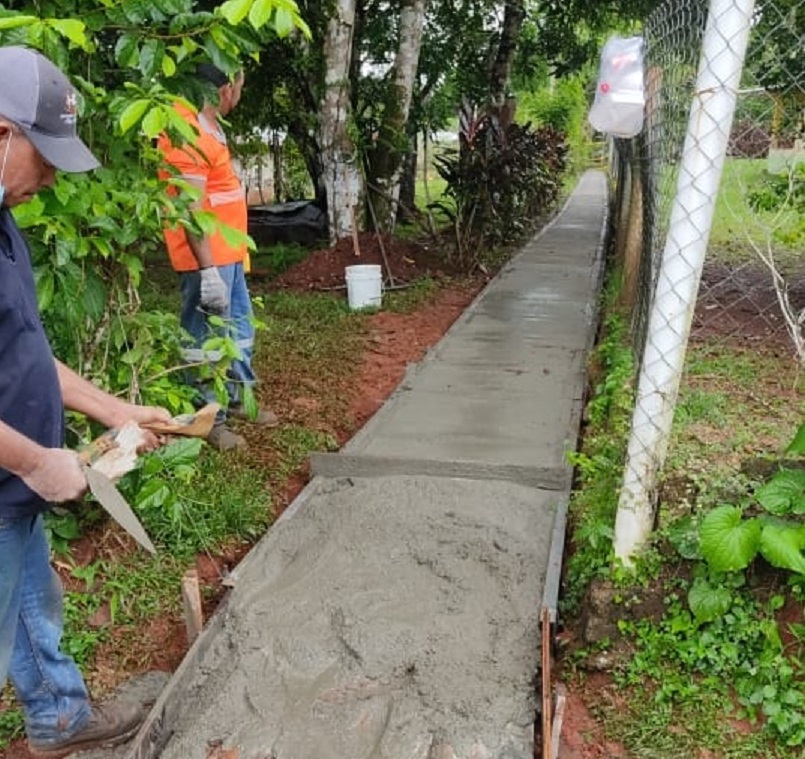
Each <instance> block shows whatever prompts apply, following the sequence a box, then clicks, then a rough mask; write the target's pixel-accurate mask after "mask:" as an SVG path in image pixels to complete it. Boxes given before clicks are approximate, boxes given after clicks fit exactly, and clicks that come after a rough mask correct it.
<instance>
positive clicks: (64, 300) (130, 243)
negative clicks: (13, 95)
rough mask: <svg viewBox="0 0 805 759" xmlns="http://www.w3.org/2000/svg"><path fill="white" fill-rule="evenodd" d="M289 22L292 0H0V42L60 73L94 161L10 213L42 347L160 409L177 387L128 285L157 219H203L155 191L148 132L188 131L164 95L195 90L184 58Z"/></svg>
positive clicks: (173, 402)
mask: <svg viewBox="0 0 805 759" xmlns="http://www.w3.org/2000/svg"><path fill="white" fill-rule="evenodd" d="M199 6H201V7H199ZM289 23H290V24H291V25H294V24H295V25H296V26H298V27H299V28H301V29H302V30H303V31H305V30H306V26H305V24H304V23H303V22H302V21H301V19H300V18H299V15H298V10H297V6H296V4H295V2H293V0H287V1H286V0H282V2H278V1H277V0H234V1H232V2H226V3H223V4H222V5H221V6H220V7H218V8H215V7H214V6H213V4H212V3H203V4H202V3H198V2H195V1H194V0H158V1H157V2H151V3H144V2H141V1H140V0H123V2H115V3H107V2H104V3H101V4H99V5H98V6H97V7H96V8H93V9H90V10H88V9H87V8H86V7H85V5H84V4H81V3H77V2H72V1H71V0H61V1H60V2H56V1H55V0H54V1H53V2H44V3H42V2H23V3H16V4H15V10H14V11H11V10H5V9H2V8H0V44H4V45H10V44H22V45H28V46H30V47H34V48H37V49H39V50H41V51H42V52H43V53H45V54H46V55H47V56H48V57H49V58H51V59H52V60H53V61H54V62H55V63H56V64H57V65H59V66H60V67H61V68H62V69H64V70H65V71H66V72H67V73H68V74H69V75H70V76H71V78H72V80H73V82H74V83H75V84H76V86H77V87H78V89H79V91H80V94H81V96H82V98H81V103H80V112H81V113H80V116H81V118H80V127H81V130H82V132H83V137H84V139H85V141H86V142H87V143H88V144H89V145H90V147H91V149H92V150H93V152H94V153H95V155H96V156H98V158H99V159H100V160H101V162H102V163H103V168H101V169H98V170H97V171H95V172H92V173H91V174H86V175H62V176H59V178H58V181H57V183H56V185H55V187H54V188H53V189H52V190H47V191H44V192H42V193H40V195H39V196H38V197H36V198H35V199H33V200H32V201H31V202H30V203H28V204H26V205H24V206H22V207H19V208H18V209H16V211H15V214H16V216H17V219H18V221H19V223H20V225H21V226H22V227H23V228H24V229H25V230H26V232H27V236H28V239H29V241H30V242H31V243H32V248H33V256H34V264H35V269H36V277H37V286H38V292H39V298H40V308H41V310H42V313H43V318H44V322H45V325H46V328H47V330H48V333H49V335H50V337H51V341H52V343H53V345H54V349H55V352H56V354H57V355H58V356H59V357H60V358H62V359H63V360H65V361H66V362H67V363H69V364H70V365H71V366H73V367H74V368H76V369H77V370H78V371H79V372H81V373H82V374H84V375H86V376H89V377H90V378H92V379H96V380H98V381H100V382H101V383H102V384H103V385H104V386H105V387H107V388H108V389H110V390H112V391H113V392H120V393H125V394H126V395H127V396H129V397H131V398H136V399H139V400H144V401H146V402H162V403H165V405H168V406H169V407H170V408H174V409H175V408H177V406H181V405H182V403H183V401H184V398H183V397H181V392H180V391H178V390H174V389H172V388H171V387H170V385H171V384H173V385H174V386H175V385H178V384H179V382H178V381H173V378H172V377H169V373H170V372H169V367H170V366H171V365H172V364H173V363H174V361H175V358H176V355H177V354H176V348H177V339H176V337H175V338H174V339H169V335H170V334H171V333H172V334H173V335H175V336H177V337H178V330H177V329H176V322H175V320H173V321H171V320H170V319H169V318H168V317H166V316H162V315H159V314H151V315H148V316H143V315H142V314H141V313H140V302H139V297H138V288H139V286H140V279H141V276H142V273H143V261H144V260H145V259H146V258H148V257H150V256H152V255H164V253H163V252H162V251H163V243H162V228H163V225H164V224H166V223H174V222H176V221H181V223H183V224H186V225H189V226H190V227H191V229H193V230H200V229H202V228H205V227H209V220H208V219H206V218H205V217H204V215H203V214H198V213H197V214H191V213H190V212H189V210H188V204H189V202H191V201H192V200H193V195H192V193H188V192H183V193H182V194H181V195H180V196H179V197H173V196H171V195H169V194H168V192H167V191H168V188H169V186H170V185H172V184H177V182H175V181H173V180H171V181H169V182H163V181H160V180H159V179H158V178H157V167H158V162H159V157H158V155H157V153H156V151H155V150H154V148H153V147H152V139H153V138H154V137H156V136H157V135H158V134H159V133H161V132H163V131H167V132H168V133H170V134H172V135H173V136H174V137H175V138H176V139H180V140H186V139H192V138H193V133H192V130H191V129H190V128H189V127H188V126H187V125H186V124H185V123H184V121H183V120H182V119H181V118H180V117H179V115H178V113H176V111H175V110H174V107H173V105H174V102H175V100H176V99H177V97H178V96H180V95H187V96H189V97H191V98H192V99H195V100H200V99H201V98H202V97H203V96H204V93H203V92H201V87H202V85H200V83H199V82H198V81H197V80H196V77H195V76H194V74H193V72H194V69H195V66H196V65H197V64H198V62H200V61H202V60H212V61H213V62H214V63H216V64H217V65H218V66H220V67H221V68H223V69H224V70H225V71H230V72H232V71H234V70H236V69H238V68H240V66H241V65H242V64H241V62H240V59H241V57H242V56H244V55H248V54H252V53H254V52H256V51H257V50H258V48H259V45H260V42H261V39H262V38H261V34H263V31H262V30H263V29H264V28H265V29H269V28H270V29H271V30H272V31H273V33H275V34H279V35H282V34H285V33H287V32H288V31H289ZM185 190H186V188H185ZM222 231H223V230H222ZM163 338H167V339H163ZM111 367H122V368H121V369H119V370H113V369H111ZM112 375H113V376H112ZM154 375H156V376H159V377H161V378H163V380H164V381H163V382H162V383H160V386H159V387H155V388H154V389H153V392H152V391H151V387H152V386H151V385H150V384H149V383H148V382H146V381H144V380H147V379H149V378H150V377H152V376H154Z"/></svg>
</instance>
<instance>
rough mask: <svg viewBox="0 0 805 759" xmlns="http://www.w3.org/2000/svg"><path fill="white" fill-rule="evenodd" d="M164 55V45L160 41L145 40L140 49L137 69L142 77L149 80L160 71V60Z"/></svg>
mask: <svg viewBox="0 0 805 759" xmlns="http://www.w3.org/2000/svg"><path fill="white" fill-rule="evenodd" d="M164 55H165V43H164V42H162V41H161V40H153V39H151V40H147V41H146V43H145V44H144V45H143V46H142V48H141V49H140V62H139V69H140V71H142V73H143V76H144V77H146V78H149V79H150V78H151V77H153V76H156V73H157V71H161V70H162V58H163V57H164Z"/></svg>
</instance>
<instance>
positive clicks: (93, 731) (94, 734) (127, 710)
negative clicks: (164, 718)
mask: <svg viewBox="0 0 805 759" xmlns="http://www.w3.org/2000/svg"><path fill="white" fill-rule="evenodd" d="M144 719H145V710H144V709H143V707H142V706H141V705H140V704H137V703H132V702H130V701H123V700H118V701H112V702H109V703H107V704H99V705H98V706H93V707H92V713H91V714H90V715H89V719H88V720H87V722H86V724H85V725H84V726H83V727H82V728H80V729H79V730H78V731H77V732H75V733H73V735H71V736H70V737H69V738H63V739H60V740H54V741H48V742H47V743H34V742H32V741H30V740H29V741H28V748H30V750H31V753H32V754H33V755H34V756H41V757H46V759H59V758H60V757H63V756H67V755H68V754H72V753H73V752H74V751H87V750H89V749H93V748H111V747H112V746H117V745H119V744H121V743H125V742H126V741H127V740H129V739H131V738H133V737H134V734H135V733H136V732H137V729H138V728H139V727H140V725H141V724H142V723H143V720H144Z"/></svg>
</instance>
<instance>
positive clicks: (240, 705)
mask: <svg viewBox="0 0 805 759" xmlns="http://www.w3.org/2000/svg"><path fill="white" fill-rule="evenodd" d="M605 216H606V185H605V180H604V177H603V175H602V174H601V173H598V172H588V173H586V174H585V175H584V177H583V178H582V180H581V182H580V184H579V186H578V187H577V189H576V191H575V192H574V193H573V195H572V197H571V198H570V200H569V202H568V203H567V205H566V206H565V208H564V209H563V210H562V212H561V213H560V214H559V215H558V216H557V217H556V218H555V220H554V221H553V222H552V223H551V224H550V225H549V226H548V227H547V228H546V229H545V230H543V232H542V233H540V234H539V235H537V236H536V237H535V238H534V239H533V240H532V241H531V242H529V243H528V244H527V245H526V246H525V247H524V248H523V250H522V251H521V252H520V253H519V254H518V255H517V256H516V257H515V258H514V259H513V260H512V261H511V262H510V263H509V264H508V265H507V266H506V268H505V270H504V271H502V272H501V273H500V274H499V275H498V277H496V278H495V280H494V281H493V282H491V283H490V284H489V286H488V287H487V288H486V289H485V290H484V291H483V292H482V293H481V294H480V295H479V297H478V298H477V299H476V301H475V302H474V303H473V304H472V305H471V306H470V308H469V309H467V311H466V312H465V313H464V314H463V315H462V317H461V318H460V319H459V320H458V321H457V322H456V323H455V324H454V325H453V327H452V328H451V329H450V331H449V332H448V334H447V335H445V337H444V338H443V339H442V340H441V342H440V343H439V344H438V345H437V346H436V347H435V348H434V349H433V350H432V351H431V352H430V353H429V354H428V356H427V357H426V358H425V359H424V360H423V361H422V362H421V363H420V364H419V365H417V366H416V367H414V368H413V369H412V370H411V371H410V372H409V373H408V376H407V377H406V378H405V380H404V381H403V383H402V384H401V386H400V387H399V388H398V390H397V391H396V392H395V394H394V395H393V396H392V398H391V399H389V401H388V402H387V403H386V404H385V405H384V407H383V408H382V409H381V410H380V411H379V412H378V413H377V414H376V415H375V417H373V419H372V420H371V421H370V422H369V423H368V424H367V425H366V427H364V429H363V430H362V431H361V432H360V433H359V434H358V435H357V436H356V437H355V438H354V439H353V440H352V441H351V442H350V443H349V444H348V445H347V446H346V447H345V448H344V450H343V451H342V452H340V453H338V454H333V455H317V456H315V457H314V460H313V465H314V474H315V476H314V478H313V479H312V481H311V482H310V484H309V485H308V486H307V487H306V488H305V490H304V491H303V492H302V493H301V494H300V496H299V497H298V498H297V499H296V500H295V501H294V503H293V504H292V505H291V507H290V508H289V509H288V510H286V512H285V513H284V514H283V516H282V518H281V519H280V520H279V521H278V522H277V523H276V525H274V526H273V527H272V528H271V530H270V531H269V532H268V533H267V534H266V536H265V537H264V538H263V539H262V540H261V541H260V542H259V543H258V545H257V546H255V548H254V549H253V550H252V551H251V552H250V553H249V555H248V556H247V557H246V559H245V560H244V561H243V562H242V563H241V564H240V566H239V567H238V569H237V571H236V573H235V587H234V589H233V590H232V592H231V594H230V596H229V597H228V600H227V602H226V604H225V606H224V607H223V608H222V609H220V610H219V611H218V612H217V613H216V614H215V615H214V617H213V619H212V620H211V621H210V623H209V625H208V627H207V629H206V630H205V632H204V634H203V635H202V636H201V637H200V639H199V640H198V641H197V643H196V644H195V645H194V647H193V648H192V650H191V651H190V652H189V654H188V656H187V657H186V659H185V661H184V662H183V664H182V665H181V667H180V669H179V670H178V671H177V672H176V674H175V675H174V676H173V678H172V679H171V681H170V682H169V683H168V685H167V687H166V688H165V690H164V691H163V693H162V695H161V696H160V699H159V700H158V702H157V704H156V706H155V707H154V709H153V710H152V712H151V714H150V716H149V719H148V721H147V723H146V725H145V726H144V728H143V730H142V731H141V732H140V735H139V736H138V737H137V739H136V740H135V742H134V744H133V745H132V746H130V747H129V749H128V751H127V753H126V756H127V757H128V759H155V758H156V757H160V756H161V757H164V759H205V758H206V757H208V756H209V755H211V747H218V749H219V752H220V753H218V754H215V755H216V756H226V757H228V758H231V759H235V758H236V759H268V758H269V757H271V758H272V759H453V758H455V759H470V758H472V759H482V758H483V757H487V758H490V759H491V757H496V758H500V759H502V758H503V757H507V758H508V759H532V757H533V756H534V746H533V743H534V733H535V720H536V719H537V717H536V710H537V704H538V700H539V699H538V693H539V687H538V667H539V650H540V632H539V612H540V605H541V598H542V596H543V593H544V592H545V584H546V574H548V573H549V567H551V566H553V567H554V569H555V564H556V562H555V561H554V562H553V564H552V562H551V543H552V535H553V534H554V533H555V532H556V522H557V520H558V519H559V518H560V516H561V514H560V512H561V510H562V508H563V507H562V504H563V503H566V500H567V497H568V493H569V488H570V475H571V470H570V467H569V465H568V463H567V460H566V455H565V454H566V452H567V450H569V449H572V448H574V446H575V441H576V437H577V434H578V429H579V423H580V416H581V410H582V398H583V390H584V382H585V376H584V368H585V357H586V353H587V350H588V349H589V346H590V345H591V341H592V337H593V333H594V328H595V318H594V317H595V307H596V301H597V297H598V288H599V281H600V276H599V275H600V270H601V254H602V251H601V245H600V241H601V239H602V228H603V224H604V220H605ZM558 515H559V516H558ZM555 550H556V546H554V551H555ZM554 581H555V579H554ZM227 750H229V751H230V753H225V751H227Z"/></svg>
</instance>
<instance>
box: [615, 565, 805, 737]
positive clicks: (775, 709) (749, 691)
mask: <svg viewBox="0 0 805 759" xmlns="http://www.w3.org/2000/svg"><path fill="white" fill-rule="evenodd" d="M722 579H723V582H722V584H721V585H719V586H712V585H709V583H708V581H707V580H705V579H703V578H702V577H701V576H698V577H696V578H695V579H694V581H693V583H692V585H691V586H690V587H689V589H688V594H687V595H688V601H689V602H690V601H691V599H694V601H695V603H693V604H691V605H692V606H694V607H695V608H696V610H697V611H698V614H693V613H691V611H689V610H688V608H687V605H686V604H685V603H684V596H683V595H682V594H680V592H679V591H680V590H684V589H685V584H684V583H683V582H677V583H676V587H671V588H670V589H669V592H668V594H667V596H666V598H665V603H666V611H665V615H664V616H663V618H662V620H661V621H660V622H659V624H652V623H651V622H649V621H647V620H638V621H625V622H622V623H621V628H622V631H623V632H624V633H625V634H627V635H628V636H630V637H631V638H632V639H633V640H634V643H635V645H636V650H635V651H634V654H633V656H631V657H630V658H629V660H628V661H626V662H625V663H624V665H623V668H622V670H621V671H620V672H619V673H618V680H619V682H620V683H621V684H623V685H630V686H631V685H638V684H640V685H643V686H644V685H645V684H646V682H647V681H648V682H650V683H651V685H652V686H653V690H654V700H655V703H657V704H663V703H664V704H668V705H671V706H674V705H677V706H678V705H680V704H684V703H688V704H690V703H696V702H702V701H704V700H709V699H710V698H711V695H712V694H719V697H720V707H721V709H722V710H726V711H733V712H734V713H735V716H736V717H738V718H740V717H746V718H748V719H749V720H750V721H752V722H753V723H754V722H756V721H757V720H759V719H761V718H762V729H763V730H764V731H765V732H766V733H767V734H768V735H770V736H771V737H773V738H774V739H776V740H778V741H779V742H780V743H781V744H783V745H785V746H791V747H793V746H802V745H805V691H803V689H802V687H801V683H802V677H803V674H805V671H803V667H802V662H801V661H800V660H798V659H797V658H791V657H789V656H787V655H786V653H785V650H784V647H783V644H782V641H781V638H780V633H779V631H778V628H777V624H776V623H775V620H774V613H775V611H776V610H777V609H779V608H780V607H781V606H782V604H783V598H782V597H781V596H779V595H775V596H772V597H771V599H770V600H769V601H768V603H766V604H762V603H759V602H757V601H755V600H754V599H753V598H752V596H751V595H750V594H749V593H748V592H747V589H746V588H745V586H744V585H743V579H742V578H741V577H740V576H737V575H732V576H727V577H724V578H722ZM733 699H735V700H737V702H738V705H739V709H738V711H737V712H735V710H734V708H733Z"/></svg>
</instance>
